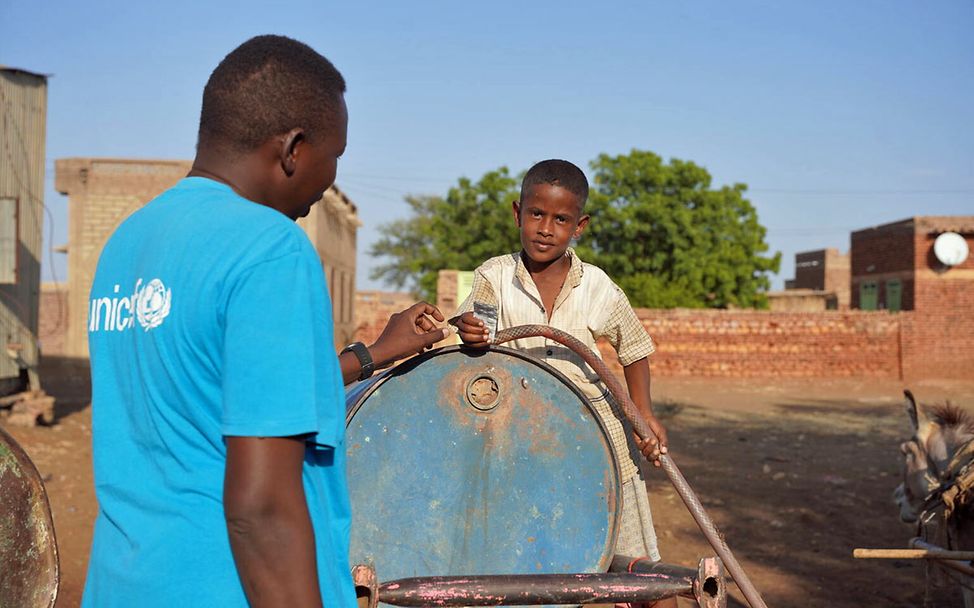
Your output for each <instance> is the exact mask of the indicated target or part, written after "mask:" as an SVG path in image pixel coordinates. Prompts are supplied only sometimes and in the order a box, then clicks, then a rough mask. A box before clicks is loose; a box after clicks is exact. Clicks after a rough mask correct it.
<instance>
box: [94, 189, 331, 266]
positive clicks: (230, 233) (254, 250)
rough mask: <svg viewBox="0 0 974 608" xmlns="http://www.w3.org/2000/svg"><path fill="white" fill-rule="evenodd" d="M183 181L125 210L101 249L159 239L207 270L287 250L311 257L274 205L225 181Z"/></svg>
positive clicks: (138, 247) (122, 252)
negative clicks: (249, 197) (128, 212)
mask: <svg viewBox="0 0 974 608" xmlns="http://www.w3.org/2000/svg"><path fill="white" fill-rule="evenodd" d="M186 181H188V180H183V181H182V182H180V183H178V184H177V185H176V186H174V187H172V188H170V189H169V190H166V191H165V192H163V193H162V194H160V195H159V196H157V197H156V198H155V199H153V200H152V201H150V202H149V203H148V204H146V205H145V206H143V207H142V208H140V209H139V210H137V211H136V212H134V213H133V214H132V215H131V216H129V218H127V219H126V220H125V221H124V222H123V223H122V224H121V225H120V226H119V227H118V229H117V230H116V231H115V232H114V233H113V234H112V236H111V238H110V239H109V242H108V243H107V244H106V248H105V250H106V251H110V252H112V253H114V254H115V256H116V257H118V256H122V257H126V256H128V255H137V254H139V253H141V252H143V251H145V250H146V249H156V248H158V247H160V246H162V245H163V244H164V245H165V247H166V248H167V249H170V250H172V249H175V250H176V251H178V252H179V253H175V254H174V255H172V256H171V257H172V259H178V260H180V261H183V260H185V258H186V257H188V256H197V257H198V258H199V259H208V260H210V261H211V262H212V264H213V265H212V267H211V268H210V269H209V271H215V270H216V269H217V268H216V267H218V266H219V267H239V266H241V265H242V266H245V267H246V266H251V265H254V264H259V263H260V262H261V261H266V260H272V259H275V258H278V257H281V256H284V255H288V254H293V253H301V254H304V255H313V256H314V257H317V254H316V253H315V251H314V247H313V246H312V245H311V243H310V242H309V241H308V237H307V235H306V234H305V233H304V230H302V228H301V227H300V226H298V224H297V223H296V222H294V221H293V220H291V219H290V218H288V217H287V216H285V215H284V214H282V213H280V212H279V211H277V210H275V209H271V208H270V207H267V206H265V205H260V204H258V203H254V202H252V201H249V200H247V199H245V198H243V197H241V196H239V195H237V194H236V193H235V192H233V190H231V189H230V188H229V187H219V185H218V186H217V187H214V186H212V185H210V184H203V185H200V184H198V183H197V184H192V183H191V184H190V185H189V186H190V187H187V185H186V183H185V182H186ZM103 257H104V256H103Z"/></svg>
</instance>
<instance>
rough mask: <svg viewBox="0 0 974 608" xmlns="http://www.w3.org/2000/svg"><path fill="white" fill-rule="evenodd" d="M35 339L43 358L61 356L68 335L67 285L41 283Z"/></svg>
mask: <svg viewBox="0 0 974 608" xmlns="http://www.w3.org/2000/svg"><path fill="white" fill-rule="evenodd" d="M38 320H39V324H40V327H39V329H38V331H37V339H38V341H39V342H40V346H41V354H42V355H44V356H51V355H63V354H64V352H65V350H64V348H65V345H64V341H65V338H66V337H67V333H68V285H67V283H41V298H40V310H39V311H38Z"/></svg>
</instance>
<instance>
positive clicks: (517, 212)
mask: <svg viewBox="0 0 974 608" xmlns="http://www.w3.org/2000/svg"><path fill="white" fill-rule="evenodd" d="M511 209H513V210H514V223H515V224H517V227H518V228H520V227H521V201H514V202H512V203H511Z"/></svg>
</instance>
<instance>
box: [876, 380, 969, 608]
mask: <svg viewBox="0 0 974 608" xmlns="http://www.w3.org/2000/svg"><path fill="white" fill-rule="evenodd" d="M903 394H904V395H905V397H906V410H907V413H908V414H909V416H910V421H911V422H912V424H913V437H912V438H911V439H910V440H909V441H906V442H904V443H903V444H901V445H900V451H901V452H902V453H903V456H904V464H903V483H901V484H900V485H899V487H897V488H896V491H895V492H894V493H893V498H894V500H895V501H896V503H897V504H898V505H899V508H900V519H902V520H903V521H905V522H908V523H916V524H917V536H919V537H920V538H921V539H923V540H925V541H927V542H929V543H932V544H935V545H938V546H941V547H944V548H946V549H954V550H971V549H974V419H972V417H971V416H970V415H969V414H968V413H967V412H965V411H964V410H961V409H960V408H958V407H955V406H953V405H951V403H950V402H949V401H948V402H946V403H945V404H943V405H937V406H933V407H930V408H927V409H923V408H918V407H917V403H916V399H914V397H913V393H911V392H910V391H908V390H907V391H903ZM950 576H951V577H952V578H954V579H963V580H960V583H961V585H962V588H963V591H964V605H965V606H967V608H974V591H972V588H974V578H971V577H964V576H961V575H957V574H956V573H953V572H951V573H950ZM941 580H942V578H941Z"/></svg>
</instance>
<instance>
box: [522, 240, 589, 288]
mask: <svg viewBox="0 0 974 608" xmlns="http://www.w3.org/2000/svg"><path fill="white" fill-rule="evenodd" d="M523 254H524V251H523V250H522V251H519V252H518V253H516V254H515V258H516V259H517V267H516V268H515V269H514V275H515V276H516V277H518V278H519V279H521V282H522V283H525V282H531V283H533V282H534V281H533V280H532V279H531V273H530V272H528V268H527V266H525V265H524V257H523ZM565 255H567V256H568V259H569V260H570V262H571V266H569V268H568V275H567V276H566V277H565V284H566V285H569V286H571V287H572V289H574V288H575V287H578V286H579V285H581V284H582V274H583V273H584V268H583V266H582V260H581V259H580V258H579V257H578V254H576V253H575V250H574V249H573V248H571V247H569V248H568V249H566V250H565Z"/></svg>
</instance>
